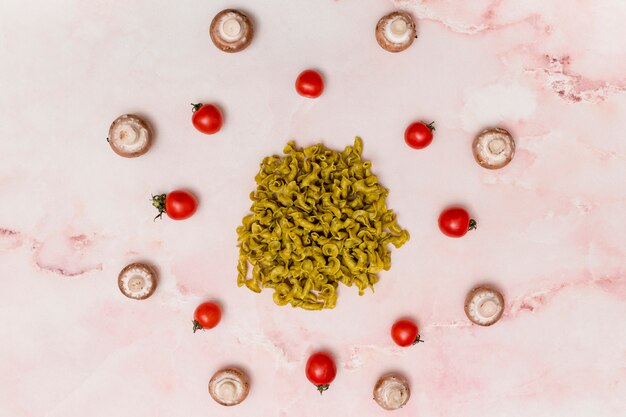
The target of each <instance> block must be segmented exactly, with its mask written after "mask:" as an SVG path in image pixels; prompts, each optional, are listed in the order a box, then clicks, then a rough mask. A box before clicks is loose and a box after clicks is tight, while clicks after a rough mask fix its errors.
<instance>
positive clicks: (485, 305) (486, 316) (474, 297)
mask: <svg viewBox="0 0 626 417" xmlns="http://www.w3.org/2000/svg"><path fill="white" fill-rule="evenodd" d="M503 312H504V297H502V294H501V293H500V292H499V291H497V290H495V289H493V288H491V287H477V288H474V289H473V290H472V291H470V293H469V294H468V295H467V298H466V299H465V314H466V315H467V318H469V319H470V320H471V321H472V322H473V323H475V324H478V325H480V326H491V325H492V324H494V323H495V322H497V321H498V320H500V317H502V313H503Z"/></svg>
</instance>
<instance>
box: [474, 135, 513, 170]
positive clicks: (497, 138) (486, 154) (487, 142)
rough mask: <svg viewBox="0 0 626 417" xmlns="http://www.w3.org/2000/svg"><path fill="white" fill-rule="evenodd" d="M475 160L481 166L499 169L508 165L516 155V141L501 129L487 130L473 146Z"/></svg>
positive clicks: (476, 139)
mask: <svg viewBox="0 0 626 417" xmlns="http://www.w3.org/2000/svg"><path fill="white" fill-rule="evenodd" d="M472 152H473V153H474V158H475V159H476V162H478V163H479V164H480V166H482V167H485V168H487V169H498V168H502V167H503V166H505V165H507V164H508V163H509V162H511V159H513V155H514V154H515V141H514V140H513V137H512V136H511V134H510V133H509V132H508V131H506V130H504V129H502V128H499V127H493V128H489V129H485V130H483V131H482V132H480V134H479V135H478V136H476V138H475V139H474V143H473V144H472Z"/></svg>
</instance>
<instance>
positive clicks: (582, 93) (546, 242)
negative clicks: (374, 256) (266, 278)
mask: <svg viewBox="0 0 626 417" xmlns="http://www.w3.org/2000/svg"><path fill="white" fill-rule="evenodd" d="M231 6H239V7H245V9H246V10H248V11H249V12H250V13H251V14H252V15H253V16H254V18H255V20H256V22H257V25H258V32H257V37H256V39H255V42H254V43H253V44H252V45H251V47H250V48H249V49H248V50H247V51H245V52H244V53H241V54H235V55H227V54H224V53H221V52H219V51H218V50H217V49H215V48H214V47H213V45H212V44H211V42H210V40H209V37H208V34H207V28H208V24H209V22H210V20H211V18H212V16H213V15H214V14H215V13H217V12H218V11H219V10H221V9H222V8H226V7H231ZM394 7H400V8H405V9H408V10H410V11H411V12H413V13H414V15H415V16H416V17H417V18H418V22H419V23H418V24H419V39H418V40H417V42H415V43H414V45H413V46H412V47H411V48H410V49H409V50H407V51H406V52H404V53H401V54H397V55H392V54H389V53H386V52H385V51H383V50H382V49H380V48H379V47H378V45H377V44H376V42H375V39H374V36H373V27H374V26H375V24H376V21H377V20H378V18H379V17H380V16H382V15H383V14H385V13H387V12H389V11H391V10H393V9H394ZM625 16H626V3H625V2H624V1H622V0H599V1H582V0H581V1H577V2H571V3H568V2H560V1H556V0H553V1H545V0H534V1H525V2H519V1H514V0H489V1H488V0H480V1H479V0H474V1H471V2H470V1H452V0H449V1H417V0H404V1H394V2H391V1H377V2H367V3H366V2H363V1H356V0H352V1H349V0H339V1H330V0H319V1H315V2H313V1H304V0H298V1H295V0H292V1H289V2H277V1H270V0H257V1H254V2H239V3H237V4H232V3H228V2H225V1H221V0H220V1H206V2H182V3H181V2H172V1H163V0H158V1H150V2H148V1H144V0H127V1H124V2H121V1H120V2H110V1H103V0H99V1H80V0H65V1H61V2H44V1H35V2H32V1H31V2H22V1H18V0H8V1H7V0H5V1H3V2H2V3H0V52H1V57H0V84H1V85H2V94H0V114H1V115H2V122H1V123H0V159H1V162H0V201H1V203H0V315H1V317H2V325H1V326H0V340H1V341H2V342H1V343H0V415H2V416H3V417H35V416H37V417H41V416H47V417H74V416H76V417H79V416H80V417H83V416H90V417H99V416H103V417H104V416H106V417H110V416H116V417H125V416H133V417H141V416H146V417H148V416H150V417H158V416H164V417H165V416H206V415H211V416H242V415H243V416H267V417H270V416H288V415H297V416H301V417H311V416H320V415H328V416H350V415H354V416H382V415H385V412H384V411H382V410H381V409H379V408H378V407H377V406H376V404H375V403H374V402H373V401H372V399H371V390H372V386H373V384H374V382H375V380H376V379H377V377H378V376H379V375H380V374H382V373H384V372H386V371H389V370H401V371H403V372H404V373H405V374H406V375H407V376H408V377H409V379H410V381H411V384H412V389H413V396H412V398H411V400H410V402H409V403H408V405H407V406H406V407H405V408H404V409H402V410H400V411H397V412H394V413H393V415H395V416H398V417H400V416H481V417H489V416H534V417H543V416H545V417H548V416H550V417H552V416H564V415H568V416H595V417H603V416H611V417H613V416H625V415H626V403H625V402H624V398H626V365H625V364H626V326H624V318H625V317H626V264H625V259H626V254H625V252H626V248H625V243H624V242H625V240H626V217H625V216H624V213H625V210H626V191H625V190H626V187H625V181H626V141H625V140H624V131H625V130H626V119H625V118H624V114H625V111H626V79H625V78H624V74H626V30H625V29H624V25H623V21H624V17H625ZM310 66H312V67H316V68H318V69H320V70H321V71H323V72H324V74H325V76H326V79H327V90H326V92H325V94H324V95H323V96H322V98H321V99H318V100H314V101H311V100H306V99H303V98H301V97H299V96H297V95H296V94H295V92H294V91H293V87H292V84H293V80H294V79H295V77H296V75H297V74H298V73H299V71H300V70H302V69H304V68H305V67H310ZM197 100H207V101H215V102H218V103H219V104H220V105H221V106H223V108H224V111H225V116H226V124H225V126H224V128H223V130H222V131H221V132H220V133H219V134H218V135H216V136H213V137H205V136H203V135H200V134H198V133H197V132H195V131H194V129H193V128H192V126H191V124H190V123H189V117H190V108H189V107H190V106H189V103H190V102H192V101H197ZM125 112H139V113H140V114H143V115H145V116H146V117H148V118H149V119H150V121H151V122H152V123H153V125H154V127H155V130H156V143H155V146H154V147H153V148H152V149H151V151H150V152H149V153H148V154H147V155H145V156H143V157H141V158H139V159H136V160H127V159H123V158H120V157H118V156H117V155H115V154H114V153H113V152H112V151H111V150H110V149H109V147H108V146H107V144H106V142H105V137H106V134H107V129H108V126H109V124H110V122H111V121H112V120H113V119H114V118H115V117H117V116H118V115H119V114H122V113H125ZM420 118H423V119H427V120H431V119H432V120H435V121H436V123H437V132H436V139H435V141H434V142H433V144H432V145H431V146H430V147H429V148H428V149H426V150H424V151H421V152H417V151H410V150H409V149H408V148H407V147H406V146H405V144H404V142H403V140H402V133H403V130H404V128H405V126H406V125H407V124H408V123H409V122H410V121H412V120H413V119H420ZM493 124H499V125H502V126H504V127H506V128H508V129H510V130H511V131H512V132H513V133H514V135H515V137H516V138H517V146H518V152H517V155H516V157H515V159H514V160H513V162H512V163H511V164H510V165H509V166H508V167H506V168H505V169H502V170H500V171H496V172H489V171H486V170H484V169H482V168H480V167H479V166H478V165H477V164H476V163H475V162H474V160H473V158H472V155H471V152H470V143H471V140H472V137H473V135H474V134H475V133H476V132H477V131H479V130H480V129H481V128H483V127H484V126H487V125H493ZM357 134H358V135H361V136H362V137H363V139H364V143H365V156H366V157H367V158H370V159H371V160H372V161H373V166H374V170H375V172H376V173H377V174H378V175H379V177H380V178H381V180H382V181H383V183H384V184H385V185H386V186H387V187H389V188H390V190H391V194H390V201H389V205H390V206H391V207H393V208H394V209H395V210H396V211H397V212H398V217H399V222H400V223H401V224H402V225H403V226H404V227H406V228H408V229H409V231H410V232H411V235H412V240H411V241H410V242H409V243H408V244H407V245H406V246H404V247H403V248H401V249H398V250H394V251H393V268H392V270H391V271H389V272H386V273H383V274H382V276H381V282H380V283H379V284H378V285H377V287H376V294H375V295H371V294H367V295H365V296H363V297H358V295H357V294H356V291H352V289H344V290H342V291H341V295H340V298H339V303H338V306H337V308H336V309H334V310H331V311H323V312H315V313H311V312H305V311H298V310H293V309H291V308H278V307H276V306H275V305H274V304H273V302H272V300H271V294H270V293H269V292H266V293H264V294H263V295H256V294H253V293H251V292H250V291H247V290H245V289H240V288H237V286H236V285H235V277H236V271H235V264H236V257H237V249H236V247H235V240H236V236H235V231H234V230H235V227H236V226H237V225H238V224H239V222H240V220H241V217H242V216H243V215H244V214H245V213H246V212H247V209H248V207H249V201H248V199H247V198H248V193H249V191H250V190H251V188H252V187H253V176H254V174H255V172H256V170H257V166H258V163H259V162H260V159H261V158H262V157H263V156H264V155H266V154H270V153H274V152H277V151H280V150H281V149H282V147H283V145H284V143H285V142H286V141H287V140H288V139H290V138H294V139H296V140H297V141H298V143H299V144H303V145H306V144H311V143H314V142H317V141H320V140H322V141H324V142H325V143H326V144H328V145H330V146H334V147H337V148H342V147H343V146H345V145H347V144H350V143H351V142H352V139H353V136H354V135H357ZM175 187H187V188H190V189H192V190H194V191H195V192H196V193H197V194H198V195H199V197H200V202H201V206H200V209H199V211H198V213H197V214H196V216H195V217H193V218H191V219H190V220H188V221H184V222H174V221H170V220H165V221H162V222H157V223H153V222H152V216H153V215H154V213H153V208H152V207H151V206H150V203H149V201H148V198H149V196H150V193H154V192H161V191H167V190H169V189H172V188H175ZM450 203H462V204H464V205H466V206H467V207H468V208H470V209H471V211H472V212H473V213H474V214H475V216H476V218H477V220H478V222H479V230H478V231H476V232H474V233H471V234H470V235H468V236H467V237H466V238H464V239H460V240H452V239H448V238H446V237H444V236H443V235H441V233H439V231H438V230H437V227H436V219H437V216H438V213H439V211H440V209H441V208H442V207H443V206H445V205H448V204H450ZM136 260H149V261H151V262H153V263H154V264H155V265H157V266H158V269H159V272H160V282H159V287H158V290H157V291H156V293H155V294H154V296H153V297H152V298H150V299H148V300H146V301H143V302H137V301H132V300H129V299H126V298H124V297H123V296H122V295H121V294H120V292H119V290H118V289H117V285H116V276H117V273H118V272H119V270H120V269H121V268H122V267H123V266H124V265H126V264H127V263H129V262H131V261H136ZM485 281H487V282H492V283H495V284H497V285H498V286H500V287H501V288H502V289H503V291H504V295H505V298H506V312H505V316H504V317H503V319H502V320H501V321H500V322H499V323H497V324H496V325H495V326H493V327H491V328H478V327H476V326H470V325H469V324H468V321H467V319H466V317H465V315H464V313H463V300H464V297H465V294H466V292H467V291H468V290H469V289H470V288H471V287H472V286H473V285H475V284H477V283H480V282H485ZM210 298H217V299H219V300H220V301H221V302H222V303H223V304H224V307H225V311H224V318H223V322H222V324H221V325H220V326H219V327H218V328H216V329H215V330H213V331H210V332H205V333H202V334H195V335H194V334H192V332H191V325H190V320H191V315H192V312H193V309H194V308H195V306H196V305H197V304H198V303H199V302H201V301H203V300H205V299H210ZM404 315H410V316H413V317H415V318H416V319H417V320H418V321H419V323H420V326H421V328H422V336H423V338H424V339H426V343H424V344H420V345H419V346H417V347H415V348H412V349H400V348H397V347H395V346H394V345H393V344H392V343H391V340H390V338H389V337H388V329H389V327H390V325H391V323H392V322H393V321H394V320H395V319H396V318H398V317H400V316H404ZM318 348H325V349H329V350H330V351H332V352H334V354H335V355H336V357H337V360H338V365H339V374H338V376H337V379H336V381H335V383H334V384H333V386H332V387H331V389H330V390H329V391H328V392H326V393H325V394H324V395H323V397H321V398H320V396H319V394H317V392H316V391H315V389H314V388H313V387H312V386H311V385H310V384H309V382H308V381H307V380H306V379H305V377H304V371H303V368H304V363H305V361H306V358H307V355H308V354H309V353H310V352H311V351H312V350H314V349H318ZM229 364H235V365H239V366H242V367H243V368H245V369H246V370H248V371H249V373H250V375H251V378H252V384H253V388H252V391H251V393H250V396H249V398H248V399H247V400H246V401H245V402H244V403H242V404H241V405H240V406H237V407H234V408H230V409H227V408H224V407H221V406H219V405H217V404H216V403H214V402H213V401H212V400H211V399H210V397H209V396H208V394H207V389H206V385H207V382H208V380H209V378H210V376H211V375H212V373H213V372H214V371H215V370H216V369H217V368H219V367H221V366H223V365H229Z"/></svg>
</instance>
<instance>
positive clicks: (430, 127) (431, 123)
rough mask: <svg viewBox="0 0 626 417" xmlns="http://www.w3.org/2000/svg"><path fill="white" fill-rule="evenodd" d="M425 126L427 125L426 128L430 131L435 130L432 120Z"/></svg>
mask: <svg viewBox="0 0 626 417" xmlns="http://www.w3.org/2000/svg"><path fill="white" fill-rule="evenodd" d="M426 126H428V128H429V129H430V131H431V132H434V131H435V130H436V129H435V122H434V121H432V122H430V123H428V124H427V125H426Z"/></svg>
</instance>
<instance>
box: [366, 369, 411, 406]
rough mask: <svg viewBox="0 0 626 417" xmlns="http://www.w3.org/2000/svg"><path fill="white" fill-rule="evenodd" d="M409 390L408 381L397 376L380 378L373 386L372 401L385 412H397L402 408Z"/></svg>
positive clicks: (389, 375)
mask: <svg viewBox="0 0 626 417" xmlns="http://www.w3.org/2000/svg"><path fill="white" fill-rule="evenodd" d="M410 396H411V389H410V388H409V383H408V381H407V380H406V379H405V378H404V377H403V376H401V375H398V374H387V375H384V376H382V377H381V378H380V379H379V380H378V382H376V385H375V386H374V400H376V402H377V403H378V405H380V406H381V407H382V408H384V409H385V410H397V409H398V408H401V407H403V406H404V405H405V404H406V403H407V401H409V397H410Z"/></svg>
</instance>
